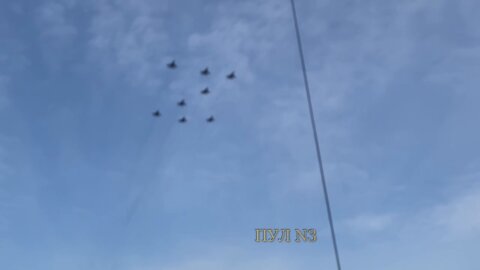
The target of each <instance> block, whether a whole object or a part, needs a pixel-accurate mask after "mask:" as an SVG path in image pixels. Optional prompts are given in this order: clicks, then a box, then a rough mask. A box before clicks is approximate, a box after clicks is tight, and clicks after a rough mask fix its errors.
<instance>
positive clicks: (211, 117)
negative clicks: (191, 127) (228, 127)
mask: <svg viewBox="0 0 480 270" xmlns="http://www.w3.org/2000/svg"><path fill="white" fill-rule="evenodd" d="M213 121H215V118H214V117H213V115H212V116H210V117H209V118H207V122H208V123H212V122H213Z"/></svg>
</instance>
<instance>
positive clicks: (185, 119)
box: [178, 116, 187, 123]
mask: <svg viewBox="0 0 480 270" xmlns="http://www.w3.org/2000/svg"><path fill="white" fill-rule="evenodd" d="M178 122H180V123H186V122H187V118H186V117H185V116H184V117H182V118H180V119H178Z"/></svg>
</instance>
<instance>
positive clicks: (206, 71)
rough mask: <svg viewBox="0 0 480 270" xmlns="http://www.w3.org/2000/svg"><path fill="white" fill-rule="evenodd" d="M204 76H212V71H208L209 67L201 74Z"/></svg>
mask: <svg viewBox="0 0 480 270" xmlns="http://www.w3.org/2000/svg"><path fill="white" fill-rule="evenodd" d="M200 73H201V74H202V75H203V76H208V75H210V71H209V70H208V67H206V68H205V69H204V70H202V71H201V72H200Z"/></svg>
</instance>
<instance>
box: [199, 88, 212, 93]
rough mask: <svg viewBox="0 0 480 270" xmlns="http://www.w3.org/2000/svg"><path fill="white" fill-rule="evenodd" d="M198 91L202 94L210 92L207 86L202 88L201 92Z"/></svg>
mask: <svg viewBox="0 0 480 270" xmlns="http://www.w3.org/2000/svg"><path fill="white" fill-rule="evenodd" d="M200 93H202V95H208V94H209V93H210V90H209V89H208V87H207V88H205V89H203V90H202V92H200Z"/></svg>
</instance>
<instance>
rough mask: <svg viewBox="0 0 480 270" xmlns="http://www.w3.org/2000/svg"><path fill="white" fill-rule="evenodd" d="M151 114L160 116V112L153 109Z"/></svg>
mask: <svg viewBox="0 0 480 270" xmlns="http://www.w3.org/2000/svg"><path fill="white" fill-rule="evenodd" d="M152 115H153V116H155V117H160V116H161V115H162V114H161V113H160V111H155V112H153V113H152Z"/></svg>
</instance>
